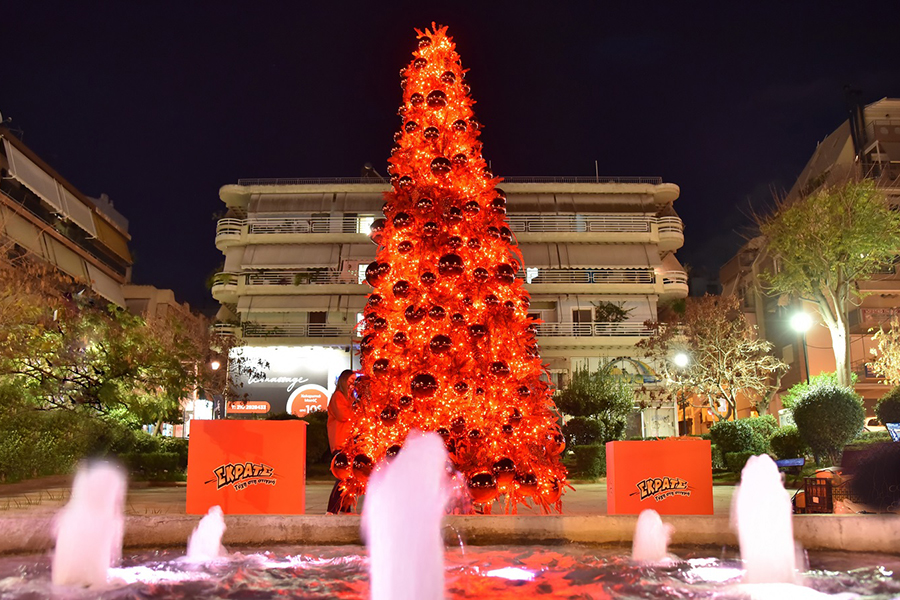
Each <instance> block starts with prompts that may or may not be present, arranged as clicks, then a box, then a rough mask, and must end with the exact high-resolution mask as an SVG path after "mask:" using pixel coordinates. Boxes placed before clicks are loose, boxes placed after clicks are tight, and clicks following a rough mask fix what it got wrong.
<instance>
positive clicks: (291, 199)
mask: <svg viewBox="0 0 900 600" xmlns="http://www.w3.org/2000/svg"><path fill="white" fill-rule="evenodd" d="M333 196H334V194H323V193H321V192H320V193H313V194H259V195H257V196H254V197H253V198H251V200H250V209H249V212H250V213H251V214H256V215H257V216H260V217H265V216H280V215H281V214H284V213H288V214H290V213H296V214H306V213H321V212H325V213H330V212H331V205H332V198H333ZM264 213H279V215H266V214H264Z"/></svg>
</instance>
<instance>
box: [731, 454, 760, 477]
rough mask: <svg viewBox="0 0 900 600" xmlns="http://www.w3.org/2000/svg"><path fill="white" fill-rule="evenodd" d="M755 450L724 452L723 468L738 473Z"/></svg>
mask: <svg viewBox="0 0 900 600" xmlns="http://www.w3.org/2000/svg"><path fill="white" fill-rule="evenodd" d="M756 455H757V453H756V452H726V453H725V468H726V469H728V470H729V471H731V472H732V473H740V472H741V469H743V468H744V465H746V464H747V461H748V460H750V457H751V456H756Z"/></svg>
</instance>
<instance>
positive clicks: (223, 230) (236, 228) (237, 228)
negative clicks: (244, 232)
mask: <svg viewBox="0 0 900 600" xmlns="http://www.w3.org/2000/svg"><path fill="white" fill-rule="evenodd" d="M243 226H244V220H243V219H219V222H218V223H216V237H219V236H222V235H241V228H242V227H243Z"/></svg>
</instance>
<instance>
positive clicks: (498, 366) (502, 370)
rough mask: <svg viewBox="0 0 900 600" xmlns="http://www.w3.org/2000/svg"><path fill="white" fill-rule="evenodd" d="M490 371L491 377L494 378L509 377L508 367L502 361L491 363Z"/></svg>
mask: <svg viewBox="0 0 900 600" xmlns="http://www.w3.org/2000/svg"><path fill="white" fill-rule="evenodd" d="M490 371H491V375H494V376H496V377H506V376H507V375H509V365H508V364H506V363H505V362H503V361H502V360H497V361H494V362H492V363H491V366H490Z"/></svg>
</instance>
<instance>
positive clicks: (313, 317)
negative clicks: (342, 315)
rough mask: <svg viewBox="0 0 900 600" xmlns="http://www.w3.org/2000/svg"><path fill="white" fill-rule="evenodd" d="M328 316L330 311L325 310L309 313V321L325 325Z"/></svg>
mask: <svg viewBox="0 0 900 600" xmlns="http://www.w3.org/2000/svg"><path fill="white" fill-rule="evenodd" d="M327 318H328V313H326V312H325V311H324V310H323V311H316V312H311V313H309V322H310V323H318V324H323V325H324V324H325V321H326V320H327Z"/></svg>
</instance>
